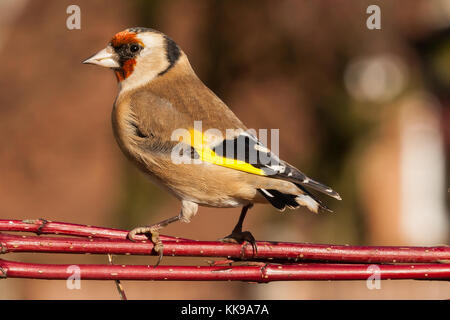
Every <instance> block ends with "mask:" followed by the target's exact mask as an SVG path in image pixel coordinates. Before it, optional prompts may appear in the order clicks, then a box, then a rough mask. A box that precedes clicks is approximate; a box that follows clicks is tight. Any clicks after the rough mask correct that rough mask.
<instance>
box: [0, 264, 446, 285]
mask: <svg viewBox="0 0 450 320" xmlns="http://www.w3.org/2000/svg"><path fill="white" fill-rule="evenodd" d="M0 266H1V267H2V269H3V272H4V273H6V276H7V277H9V278H33V279H67V278H68V276H69V275H70V274H71V272H70V270H69V271H68V268H69V267H70V265H66V264H65V265H53V264H34V263H22V262H12V261H6V260H2V259H0ZM77 267H79V270H80V274H79V275H80V278H81V279H85V280H183V281H211V280H215V281H230V280H231V281H248V282H271V281H294V280H366V279H368V278H369V277H371V276H372V277H373V276H374V275H377V276H379V279H381V280H382V279H420V280H424V279H426V280H440V279H449V278H450V264H441V265H428V264H424V265H380V266H378V268H379V269H377V270H375V271H374V269H373V268H370V267H368V266H367V265H364V264H350V265H349V264H308V263H306V264H288V265H274V264H267V265H263V266H229V267H205V266H159V267H157V268H154V267H153V266H142V265H138V266H136V265H127V266H118V265H94V264H80V265H77ZM0 272H1V271H0Z"/></svg>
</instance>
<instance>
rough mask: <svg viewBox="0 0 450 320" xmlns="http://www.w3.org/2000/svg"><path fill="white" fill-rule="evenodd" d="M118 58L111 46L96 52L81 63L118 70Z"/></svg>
mask: <svg viewBox="0 0 450 320" xmlns="http://www.w3.org/2000/svg"><path fill="white" fill-rule="evenodd" d="M118 60H119V59H118V56H117V54H116V52H115V51H114V49H113V48H112V47H111V46H107V47H106V48H105V49H103V50H101V51H99V52H97V53H96V54H94V55H93V56H92V57H90V58H88V59H86V60H84V61H83V63H89V64H96V65H99V66H102V67H106V68H120V64H119V61H118Z"/></svg>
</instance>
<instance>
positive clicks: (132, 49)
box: [113, 43, 142, 64]
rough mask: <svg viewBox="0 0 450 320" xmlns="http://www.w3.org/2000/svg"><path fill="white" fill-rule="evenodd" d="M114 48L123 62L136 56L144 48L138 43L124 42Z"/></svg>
mask: <svg viewBox="0 0 450 320" xmlns="http://www.w3.org/2000/svg"><path fill="white" fill-rule="evenodd" d="M113 48H114V51H115V52H116V53H117V55H118V56H119V61H120V63H121V64H122V63H123V62H125V61H127V60H129V59H133V58H135V57H136V56H137V55H138V54H139V52H140V51H141V50H142V46H141V45H140V44H138V43H128V44H122V45H120V46H116V47H113Z"/></svg>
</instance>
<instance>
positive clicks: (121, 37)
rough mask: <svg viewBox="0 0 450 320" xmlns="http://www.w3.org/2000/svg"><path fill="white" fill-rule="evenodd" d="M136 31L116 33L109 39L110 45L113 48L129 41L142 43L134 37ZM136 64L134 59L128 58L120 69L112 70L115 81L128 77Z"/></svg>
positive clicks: (129, 42)
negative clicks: (114, 74)
mask: <svg viewBox="0 0 450 320" xmlns="http://www.w3.org/2000/svg"><path fill="white" fill-rule="evenodd" d="M136 35H137V33H135V32H130V31H127V30H124V31H121V32H119V33H117V34H116V35H115V36H114V37H113V38H112V39H111V45H112V46H113V47H114V48H119V47H120V46H122V45H127V44H131V43H139V44H141V45H143V43H142V41H141V40H139V39H138V38H137V37H136ZM135 65H136V59H132V58H131V59H128V60H126V61H125V62H123V65H122V67H121V68H120V69H116V70H115V71H114V72H115V73H116V77H117V81H119V82H120V81H123V80H125V79H126V78H128V77H129V76H130V75H131V74H132V73H133V70H134V66H135Z"/></svg>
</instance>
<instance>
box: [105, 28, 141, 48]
mask: <svg viewBox="0 0 450 320" xmlns="http://www.w3.org/2000/svg"><path fill="white" fill-rule="evenodd" d="M136 35H137V34H136V33H135V32H130V31H127V30H124V31H121V32H119V33H117V34H116V35H115V36H114V37H113V38H112V39H111V45H112V46H113V47H120V46H121V45H123V44H129V43H140V44H143V43H142V41H141V40H139V39H138V38H137V37H136Z"/></svg>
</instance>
